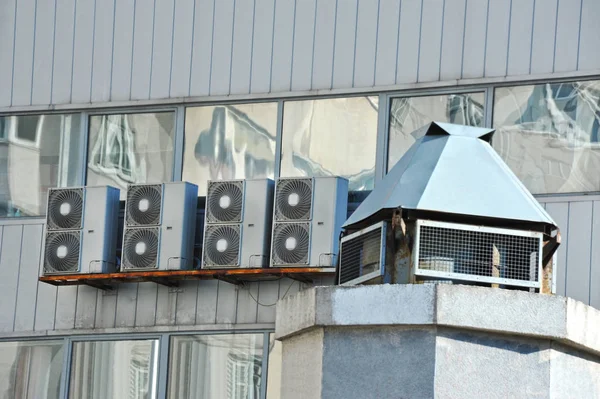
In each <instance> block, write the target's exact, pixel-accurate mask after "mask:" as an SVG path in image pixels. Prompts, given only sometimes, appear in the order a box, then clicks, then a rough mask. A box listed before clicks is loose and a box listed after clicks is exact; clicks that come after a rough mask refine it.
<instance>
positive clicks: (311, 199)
mask: <svg viewBox="0 0 600 399" xmlns="http://www.w3.org/2000/svg"><path fill="white" fill-rule="evenodd" d="M347 208H348V180H346V179H343V178H340V177H314V178H280V179H278V180H277V184H276V187H275V204H274V212H273V213H274V219H275V220H274V223H273V234H272V238H271V240H272V241H271V267H335V266H336V265H337V255H338V248H339V238H340V233H341V230H342V224H343V223H344V221H345V220H346V216H347Z"/></svg>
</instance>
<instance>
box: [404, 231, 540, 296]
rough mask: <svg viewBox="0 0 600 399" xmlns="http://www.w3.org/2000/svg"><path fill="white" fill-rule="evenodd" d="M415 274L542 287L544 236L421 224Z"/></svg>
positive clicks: (519, 232) (532, 233)
mask: <svg viewBox="0 0 600 399" xmlns="http://www.w3.org/2000/svg"><path fill="white" fill-rule="evenodd" d="M418 229H419V230H418V238H417V242H418V243H417V248H416V252H417V257H416V268H415V274H417V275H422V276H431V277H435V276H438V277H447V278H457V279H462V280H473V281H484V282H486V281H487V282H491V283H499V284H506V285H521V286H527V287H539V270H540V251H541V233H534V232H521V231H510V230H506V229H494V228H483V227H477V226H466V225H457V224H451V223H440V222H429V221H419V223H418Z"/></svg>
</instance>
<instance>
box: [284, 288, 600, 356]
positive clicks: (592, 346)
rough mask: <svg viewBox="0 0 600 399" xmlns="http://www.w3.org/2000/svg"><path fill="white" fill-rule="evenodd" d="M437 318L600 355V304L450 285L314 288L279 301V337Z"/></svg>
mask: <svg viewBox="0 0 600 399" xmlns="http://www.w3.org/2000/svg"><path fill="white" fill-rule="evenodd" d="M377 325H380V326H399V325H406V326H417V325H421V326H422V325H438V326H444V327H456V328H460V329H471V330H479V331H488V332H496V333H506V334H511V335H523V336H530V337H534V338H546V339H552V340H556V341H560V342H563V343H565V344H567V345H570V346H575V347H579V348H581V349H585V350H587V351H590V352H596V353H599V354H600V311H599V310H597V309H594V308H592V307H590V306H587V305H585V304H583V303H581V302H578V301H575V300H573V299H571V298H565V297H561V296H554V295H541V294H533V293H528V292H523V291H511V290H504V289H498V288H485V287H471V286H464V285H449V284H436V285H433V284H384V285H368V286H357V287H339V286H337V287H336V286H334V287H314V288H310V289H307V290H304V291H301V292H299V293H297V294H295V295H293V296H290V297H287V298H284V299H283V300H281V301H279V303H278V304H277V315H276V322H275V326H276V327H275V337H276V338H277V339H283V338H287V337H289V336H291V335H295V334H298V333H300V332H303V331H305V330H308V329H311V328H316V327H331V326H377Z"/></svg>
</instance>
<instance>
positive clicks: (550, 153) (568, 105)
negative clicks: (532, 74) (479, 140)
mask: <svg viewBox="0 0 600 399" xmlns="http://www.w3.org/2000/svg"><path fill="white" fill-rule="evenodd" d="M494 127H495V128H496V134H495V135H494V137H493V141H492V144H493V146H494V148H495V149H496V151H498V153H499V154H500V155H501V156H502V158H503V159H504V160H505V161H506V163H507V164H508V165H509V166H510V168H511V169H512V170H513V172H515V174H516V175H517V176H518V177H519V179H521V181H522V182H523V183H524V184H525V186H526V187H527V188H528V189H529V190H530V191H531V192H533V193H534V194H543V193H567V192H585V191H600V174H599V173H598V170H600V140H599V136H600V81H587V82H571V83H548V84H540V85H531V86H518V87H502V88H498V89H496V90H495V92H494Z"/></svg>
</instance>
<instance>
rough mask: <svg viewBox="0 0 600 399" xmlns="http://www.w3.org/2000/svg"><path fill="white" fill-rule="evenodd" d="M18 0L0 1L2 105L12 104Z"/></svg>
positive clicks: (0, 92) (0, 103)
mask: <svg viewBox="0 0 600 399" xmlns="http://www.w3.org/2000/svg"><path fill="white" fill-rule="evenodd" d="M16 1H17V0H4V1H0V60H2V62H0V80H1V81H2V82H4V84H3V87H4V90H0V107H8V106H10V105H11V96H12V77H13V53H14V45H15V13H16V7H17V5H16V4H17V3H16Z"/></svg>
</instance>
